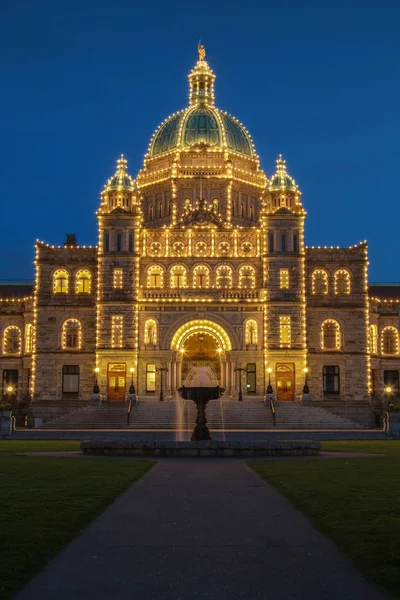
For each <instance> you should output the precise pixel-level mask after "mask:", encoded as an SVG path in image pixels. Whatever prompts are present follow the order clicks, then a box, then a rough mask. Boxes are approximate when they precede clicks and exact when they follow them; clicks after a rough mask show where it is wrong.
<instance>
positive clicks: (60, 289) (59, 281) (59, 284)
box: [53, 269, 69, 294]
mask: <svg viewBox="0 0 400 600" xmlns="http://www.w3.org/2000/svg"><path fill="white" fill-rule="evenodd" d="M68 280H69V273H68V271H66V270H65V269H57V271H56V272H55V273H54V275H53V294H68Z"/></svg>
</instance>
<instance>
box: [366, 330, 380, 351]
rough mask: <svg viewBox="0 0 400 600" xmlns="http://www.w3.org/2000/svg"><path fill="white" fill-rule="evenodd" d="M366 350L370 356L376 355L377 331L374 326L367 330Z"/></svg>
mask: <svg viewBox="0 0 400 600" xmlns="http://www.w3.org/2000/svg"><path fill="white" fill-rule="evenodd" d="M368 348H369V351H370V352H371V354H377V353H378V331H377V326H376V325H370V326H369V328H368Z"/></svg>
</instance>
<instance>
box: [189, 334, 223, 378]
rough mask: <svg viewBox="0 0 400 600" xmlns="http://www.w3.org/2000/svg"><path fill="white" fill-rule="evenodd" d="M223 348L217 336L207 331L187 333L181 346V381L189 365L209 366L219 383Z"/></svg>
mask: <svg viewBox="0 0 400 600" xmlns="http://www.w3.org/2000/svg"><path fill="white" fill-rule="evenodd" d="M222 352H223V350H222V348H221V346H220V345H219V343H218V340H217V338H216V337H215V336H214V335H212V334H211V333H209V332H204V331H199V332H198V333H191V334H189V335H188V336H187V337H186V338H185V341H184V344H183V345H182V348H181V353H182V381H184V380H185V378H186V375H187V373H188V371H189V369H190V367H211V369H212V370H213V371H214V373H215V374H216V376H217V379H218V380H219V382H220V383H221V354H222Z"/></svg>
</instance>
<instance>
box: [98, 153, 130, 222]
mask: <svg viewBox="0 0 400 600" xmlns="http://www.w3.org/2000/svg"><path fill="white" fill-rule="evenodd" d="M127 165H128V161H127V160H126V159H125V158H124V155H123V154H121V156H120V157H119V159H118V160H117V170H116V172H115V174H114V175H113V176H112V177H110V179H109V180H108V181H107V183H106V185H105V186H104V189H103V191H102V192H101V199H102V201H103V207H102V210H103V211H105V212H111V211H115V210H118V211H120V212H121V211H122V212H131V209H132V207H133V205H134V204H135V202H136V193H137V185H136V181H135V180H134V179H133V178H132V177H131V176H130V175H129V173H128V172H127V170H126V169H127Z"/></svg>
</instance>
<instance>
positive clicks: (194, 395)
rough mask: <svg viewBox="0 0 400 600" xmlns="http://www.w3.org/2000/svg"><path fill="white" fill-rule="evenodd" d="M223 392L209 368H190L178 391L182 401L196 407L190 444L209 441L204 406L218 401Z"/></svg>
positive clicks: (209, 436) (209, 435)
mask: <svg viewBox="0 0 400 600" xmlns="http://www.w3.org/2000/svg"><path fill="white" fill-rule="evenodd" d="M224 391H225V390H224V389H223V388H220V387H219V385H218V380H217V377H216V375H215V373H214V371H213V370H212V369H211V368H210V367H191V368H190V370H189V373H188V375H187V377H186V379H185V381H184V384H183V386H182V387H181V388H180V389H179V390H178V392H179V394H180V395H181V397H182V398H183V399H184V400H193V402H194V403H195V404H196V406H197V417H196V425H195V426H194V429H193V433H192V436H191V438H190V439H191V440H192V442H200V441H203V440H206V441H209V440H211V439H212V438H211V433H210V430H209V429H208V427H207V417H206V406H207V403H208V402H209V401H210V400H218V399H219V398H220V397H221V395H222V394H223V392H224Z"/></svg>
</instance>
